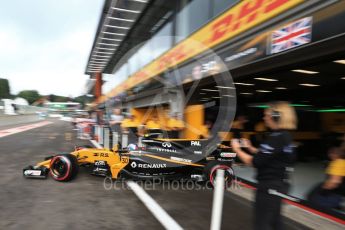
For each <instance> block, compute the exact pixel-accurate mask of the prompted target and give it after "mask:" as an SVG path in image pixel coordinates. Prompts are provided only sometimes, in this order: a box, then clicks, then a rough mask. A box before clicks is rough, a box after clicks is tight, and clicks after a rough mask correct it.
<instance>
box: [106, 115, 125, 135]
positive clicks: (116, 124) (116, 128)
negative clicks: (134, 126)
mask: <svg viewBox="0 0 345 230" xmlns="http://www.w3.org/2000/svg"><path fill="white" fill-rule="evenodd" d="M122 121H123V115H122V114H121V109H113V114H112V115H111V116H110V121H109V125H110V127H111V130H112V131H113V132H117V133H118V134H119V135H120V134H121V123H122Z"/></svg>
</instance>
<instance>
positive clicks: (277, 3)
mask: <svg viewBox="0 0 345 230" xmlns="http://www.w3.org/2000/svg"><path fill="white" fill-rule="evenodd" d="M288 1H289V0H274V1H273V2H271V3H270V4H268V5H267V7H266V9H265V13H268V12H270V11H272V10H275V9H277V8H278V7H280V6H282V5H284V4H285V3H287V2H288Z"/></svg>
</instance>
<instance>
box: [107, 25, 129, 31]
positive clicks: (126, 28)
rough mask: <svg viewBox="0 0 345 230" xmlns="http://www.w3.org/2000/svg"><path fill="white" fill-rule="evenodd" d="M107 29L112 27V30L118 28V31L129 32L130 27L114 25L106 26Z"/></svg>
mask: <svg viewBox="0 0 345 230" xmlns="http://www.w3.org/2000/svg"><path fill="white" fill-rule="evenodd" d="M105 27H110V28H116V29H123V30H129V29H130V28H129V27H126V26H112V25H105Z"/></svg>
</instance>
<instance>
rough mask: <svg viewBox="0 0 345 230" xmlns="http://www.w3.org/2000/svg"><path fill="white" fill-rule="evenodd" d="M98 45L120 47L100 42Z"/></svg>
mask: <svg viewBox="0 0 345 230" xmlns="http://www.w3.org/2000/svg"><path fill="white" fill-rule="evenodd" d="M97 44H98V45H103V46H119V45H118V44H108V43H103V42H99V43H97Z"/></svg>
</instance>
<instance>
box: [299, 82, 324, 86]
mask: <svg viewBox="0 0 345 230" xmlns="http://www.w3.org/2000/svg"><path fill="white" fill-rule="evenodd" d="M299 85H301V86H307V87H318V86H320V85H315V84H310V83H303V84H299Z"/></svg>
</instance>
